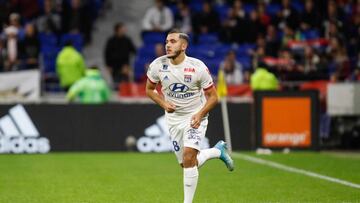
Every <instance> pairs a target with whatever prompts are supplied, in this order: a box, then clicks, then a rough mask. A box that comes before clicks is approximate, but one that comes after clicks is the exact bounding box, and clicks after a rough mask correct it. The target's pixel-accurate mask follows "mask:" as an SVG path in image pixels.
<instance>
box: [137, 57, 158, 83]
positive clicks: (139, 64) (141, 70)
mask: <svg viewBox="0 0 360 203" xmlns="http://www.w3.org/2000/svg"><path fill="white" fill-rule="evenodd" d="M153 60H154V58H143V57H136V59H135V62H134V77H135V80H139V79H140V77H141V76H143V75H144V74H145V69H144V68H145V64H146V63H151V61H153Z"/></svg>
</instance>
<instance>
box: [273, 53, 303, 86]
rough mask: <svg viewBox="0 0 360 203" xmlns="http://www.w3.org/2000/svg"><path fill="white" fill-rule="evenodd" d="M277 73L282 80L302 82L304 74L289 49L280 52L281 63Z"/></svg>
mask: <svg viewBox="0 0 360 203" xmlns="http://www.w3.org/2000/svg"><path fill="white" fill-rule="evenodd" d="M276 68H277V71H278V73H279V75H280V79H282V80H294V81H297V80H300V79H301V78H302V75H303V74H302V72H301V70H300V69H299V67H298V66H297V64H296V61H295V59H294V56H293V54H292V53H291V51H290V50H289V49H287V48H284V49H283V50H281V51H280V55H279V63H278V64H277V67H276Z"/></svg>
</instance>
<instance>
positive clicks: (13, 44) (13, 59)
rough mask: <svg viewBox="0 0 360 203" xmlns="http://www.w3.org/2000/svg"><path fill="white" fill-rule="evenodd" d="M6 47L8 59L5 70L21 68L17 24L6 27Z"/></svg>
mask: <svg viewBox="0 0 360 203" xmlns="http://www.w3.org/2000/svg"><path fill="white" fill-rule="evenodd" d="M5 36H6V38H5V47H6V56H7V57H6V60H5V69H4V70H5V71H13V70H17V69H18V68H19V66H18V65H19V62H20V61H19V43H18V42H19V40H18V29H17V28H16V27H15V26H9V27H7V28H6V29H5Z"/></svg>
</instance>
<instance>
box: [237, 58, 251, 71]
mask: <svg viewBox="0 0 360 203" xmlns="http://www.w3.org/2000/svg"><path fill="white" fill-rule="evenodd" d="M237 60H238V61H239V62H240V63H241V65H243V70H250V69H251V57H248V56H241V57H237Z"/></svg>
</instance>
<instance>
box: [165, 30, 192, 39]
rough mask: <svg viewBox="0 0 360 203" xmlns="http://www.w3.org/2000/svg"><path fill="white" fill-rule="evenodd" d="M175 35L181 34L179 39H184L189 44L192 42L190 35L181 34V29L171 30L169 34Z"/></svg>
mask: <svg viewBox="0 0 360 203" xmlns="http://www.w3.org/2000/svg"><path fill="white" fill-rule="evenodd" d="M173 33H176V34H179V38H180V39H184V40H185V41H186V42H187V43H189V42H190V38H189V35H188V34H186V33H184V32H181V31H180V30H179V29H177V28H175V29H172V30H170V32H169V33H168V34H173Z"/></svg>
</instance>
